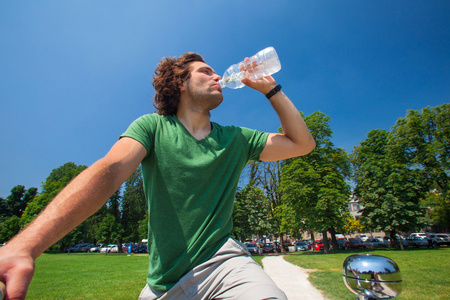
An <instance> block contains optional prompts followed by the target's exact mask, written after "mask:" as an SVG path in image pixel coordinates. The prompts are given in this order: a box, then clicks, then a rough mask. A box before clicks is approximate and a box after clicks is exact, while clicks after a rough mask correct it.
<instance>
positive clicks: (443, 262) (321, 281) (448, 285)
mask: <svg viewBox="0 0 450 300" xmlns="http://www.w3.org/2000/svg"><path fill="white" fill-rule="evenodd" d="M356 253H361V254H363V253H370V254H373V255H382V256H386V257H389V258H391V259H392V260H394V261H395V262H396V263H397V264H398V266H399V268H400V271H401V274H402V280H403V285H402V293H401V294H400V296H399V297H398V298H396V299H400V300H401V299H450V248H449V247H445V248H444V247H442V248H438V249H407V250H406V251H400V250H388V249H386V250H368V249H366V250H365V251H360V250H358V251H356V250H355V251H342V252H341V253H332V254H322V253H319V252H312V253H311V252H307V253H303V254H301V255H295V254H294V255H287V256H285V260H286V261H288V262H290V263H293V264H295V265H298V266H300V267H302V268H305V269H316V270H317V271H316V272H312V273H310V276H309V280H310V281H311V283H312V284H313V285H314V286H315V287H317V288H318V289H320V290H322V291H323V292H324V294H325V296H326V297H327V298H329V299H355V295H354V294H353V293H351V292H350V291H349V290H348V289H347V287H346V286H345V284H344V281H343V278H342V264H343V262H344V260H345V258H346V257H347V256H349V255H351V254H356Z"/></svg>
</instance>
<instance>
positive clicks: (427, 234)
mask: <svg viewBox="0 0 450 300" xmlns="http://www.w3.org/2000/svg"><path fill="white" fill-rule="evenodd" d="M425 238H426V240H427V242H428V246H427V248H433V240H432V239H431V233H430V232H429V231H428V230H427V231H426V232H425Z"/></svg>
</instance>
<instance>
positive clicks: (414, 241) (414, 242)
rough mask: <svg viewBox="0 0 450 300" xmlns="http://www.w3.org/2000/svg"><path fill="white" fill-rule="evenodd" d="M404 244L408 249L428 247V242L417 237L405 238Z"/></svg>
mask: <svg viewBox="0 0 450 300" xmlns="http://www.w3.org/2000/svg"><path fill="white" fill-rule="evenodd" d="M406 244H407V245H408V246H409V247H420V246H428V241H427V240H426V239H423V238H421V237H418V236H409V237H407V238H406Z"/></svg>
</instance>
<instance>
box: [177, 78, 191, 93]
mask: <svg viewBox="0 0 450 300" xmlns="http://www.w3.org/2000/svg"><path fill="white" fill-rule="evenodd" d="M188 80H189V79H186V80H185V81H184V82H183V83H182V84H181V85H180V86H179V89H180V92H184V91H186V86H187V81H188Z"/></svg>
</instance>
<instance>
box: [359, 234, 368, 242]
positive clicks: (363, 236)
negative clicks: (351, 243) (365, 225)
mask: <svg viewBox="0 0 450 300" xmlns="http://www.w3.org/2000/svg"><path fill="white" fill-rule="evenodd" d="M358 238H359V239H360V240H361V242H363V243H364V242H365V241H367V240H368V239H369V237H368V236H367V235H366V234H358Z"/></svg>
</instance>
